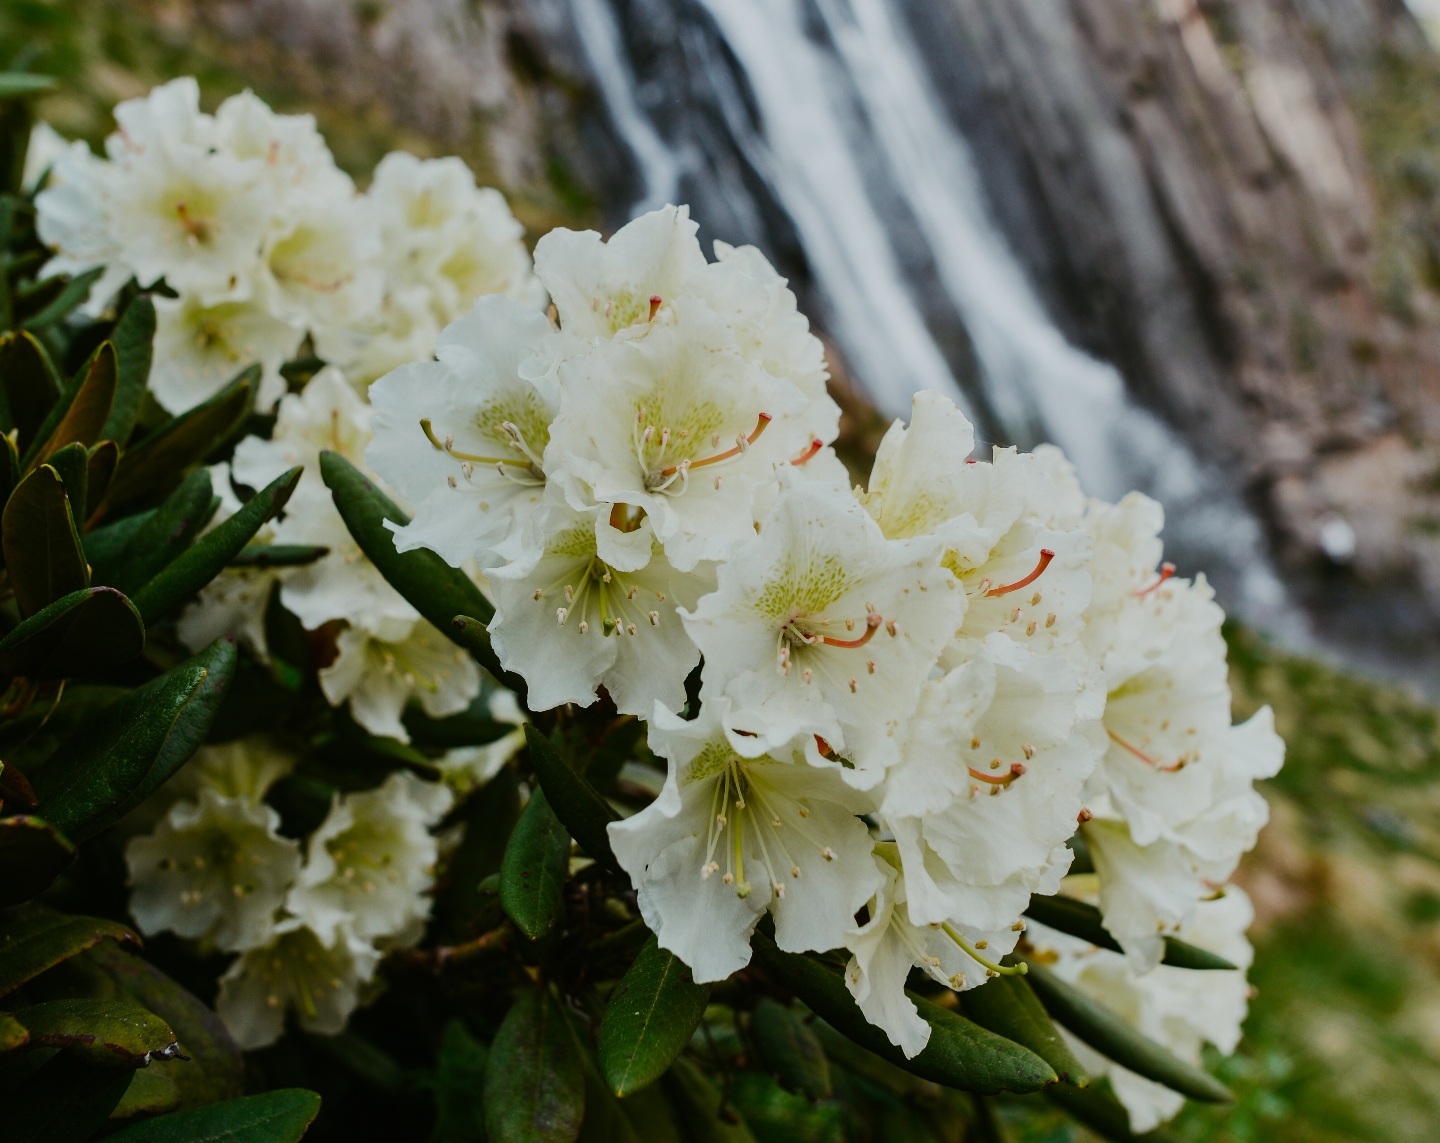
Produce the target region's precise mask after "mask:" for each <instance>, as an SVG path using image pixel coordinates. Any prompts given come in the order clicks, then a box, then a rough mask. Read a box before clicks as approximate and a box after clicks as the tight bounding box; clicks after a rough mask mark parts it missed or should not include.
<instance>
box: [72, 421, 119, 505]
mask: <svg viewBox="0 0 1440 1143" xmlns="http://www.w3.org/2000/svg"><path fill="white" fill-rule="evenodd" d="M119 465H120V446H119V445H117V444H116V443H115V442H114V441H109V440H106V441H101V442H100V443H99V444H97V445H95V447H94V448H92V449H91V450H90V452H89V457H88V459H87V461H86V465H85V486H86V488H85V519H84V520H82V521H77V523H79V524H80V525H81V526H82V527H83V526H84V525H85V524H86V523H87V522H88V521H89V519H90V517H91V516H93V515H95V510H96V509H97V508H99V507H100V503H101V501H103V500H104V499H105V493H107V492H108V491H110V482H111V481H112V480H114V479H115V469H116V468H117V467H119Z"/></svg>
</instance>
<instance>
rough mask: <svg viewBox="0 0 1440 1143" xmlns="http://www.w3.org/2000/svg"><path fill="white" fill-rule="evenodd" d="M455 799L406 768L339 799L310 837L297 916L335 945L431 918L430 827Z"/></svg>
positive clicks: (295, 903) (292, 903)
mask: <svg viewBox="0 0 1440 1143" xmlns="http://www.w3.org/2000/svg"><path fill="white" fill-rule="evenodd" d="M452 800H453V799H452V797H451V794H450V791H449V790H448V789H447V788H446V787H445V786H443V785H441V784H439V783H437V782H424V781H421V780H420V779H419V778H416V777H415V776H414V775H412V774H408V773H405V772H403V771H400V772H396V773H394V774H391V775H390V777H388V778H387V779H385V781H384V782H383V783H382V784H381V785H379V786H377V787H376V788H375V789H373V790H364V791H362V792H360V793H354V794H346V795H345V796H344V797H343V798H337V799H336V800H335V802H334V804H333V805H332V806H331V807H330V813H329V815H328V816H327V817H326V819H325V821H324V822H323V823H321V825H320V828H319V829H317V830H316V831H315V832H314V833H313V834H311V836H310V842H309V847H308V849H307V850H306V855H305V868H304V869H303V870H301V872H300V877H299V880H298V881H297V882H296V884H295V888H294V889H293V890H291V892H290V898H289V900H288V901H287V903H286V905H287V907H288V908H289V910H290V912H291V913H293V914H294V915H295V916H297V917H302V918H304V921H305V924H306V925H307V926H308V927H309V928H310V929H311V931H312V932H314V933H315V935H316V936H317V937H318V938H319V939H320V942H321V943H322V944H324V945H326V946H327V947H328V946H329V945H331V944H332V943H333V942H334V940H335V939H336V937H337V936H339V935H340V933H341V932H342V930H344V931H348V932H349V933H350V934H352V935H353V936H356V937H359V938H361V939H366V940H368V939H373V938H376V937H381V936H386V935H388V934H392V933H397V932H399V931H401V930H402V929H404V928H406V927H407V925H408V924H409V923H410V921H411V920H412V919H415V918H424V917H426V916H428V915H429V913H430V899H429V897H428V896H427V892H428V890H429V888H430V884H431V882H432V880H433V877H434V866H435V857H436V853H437V849H436V843H435V839H434V838H433V837H432V836H431V835H430V829H431V827H432V826H434V825H435V824H436V823H437V822H438V821H439V820H440V818H441V817H442V816H443V815H444V813H445V811H446V810H448V809H449V808H450V803H451V801H452Z"/></svg>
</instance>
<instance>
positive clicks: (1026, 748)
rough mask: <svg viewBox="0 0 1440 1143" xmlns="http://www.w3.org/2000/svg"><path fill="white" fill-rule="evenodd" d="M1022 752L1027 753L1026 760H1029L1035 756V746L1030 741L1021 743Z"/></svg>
mask: <svg viewBox="0 0 1440 1143" xmlns="http://www.w3.org/2000/svg"><path fill="white" fill-rule="evenodd" d="M1020 752H1021V753H1022V754H1024V755H1025V761H1026V762H1029V761H1030V759H1032V758H1034V757H1035V747H1033V746H1031V745H1030V743H1028V742H1022V743H1021V744H1020Z"/></svg>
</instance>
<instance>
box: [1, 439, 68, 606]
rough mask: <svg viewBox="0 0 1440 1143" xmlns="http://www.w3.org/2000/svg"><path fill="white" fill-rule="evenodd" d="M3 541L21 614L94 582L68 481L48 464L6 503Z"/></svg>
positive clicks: (29, 477)
mask: <svg viewBox="0 0 1440 1143" xmlns="http://www.w3.org/2000/svg"><path fill="white" fill-rule="evenodd" d="M0 545H3V547H4V551H5V567H6V570H7V571H8V572H9V573H10V585H11V587H13V588H14V589H15V602H16V603H17V604H18V605H19V608H20V614H21V615H22V616H30V615H34V614H35V613H36V612H37V611H40V610H41V609H43V608H44V607H46V606H47V605H48V604H51V603H54V602H55V601H56V600H57V599H59V598H61V597H62V596H65V595H69V594H70V593H71V592H72V591H81V590H83V589H84V588H87V587H89V586H90V576H89V572H88V569H87V567H86V564H85V556H84V553H83V551H82V550H81V547H80V535H79V533H78V532H76V530H75V520H74V518H73V517H72V516H71V514H70V501H69V499H68V498H67V497H66V495H65V484H64V482H63V481H62V480H61V479H60V474H59V473H58V472H56V471H55V470H54V469H53V468H51V467H50V466H49V465H48V464H42V465H41V466H40V467H39V468H37V469H36V470H35V471H34V472H32V473H31V474H30V475H29V476H27V477H26V478H25V479H24V480H22V481H21V482H20V485H19V487H18V488H16V489H15V492H14V494H13V495H12V496H11V497H10V502H9V503H8V504H6V505H5V512H4V515H3V517H0Z"/></svg>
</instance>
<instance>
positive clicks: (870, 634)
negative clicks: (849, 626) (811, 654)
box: [814, 611, 884, 647]
mask: <svg viewBox="0 0 1440 1143" xmlns="http://www.w3.org/2000/svg"><path fill="white" fill-rule="evenodd" d="M883 622H884V619H882V618H881V615H880V613H879V612H878V611H872V612H870V614H868V615H867V616H865V634H864V635H861V636H860V638H858V639H835V638H832V637H831V636H829V635H821V636H819V637H818V638H816V639H815V640H814V642H816V643H828V644H829V645H830V646H831V647H863V646H865V644H866V643H868V642H870V640H871V639H873V638H874V637H875V632H877V631H879V630H880V624H881V623H883Z"/></svg>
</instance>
